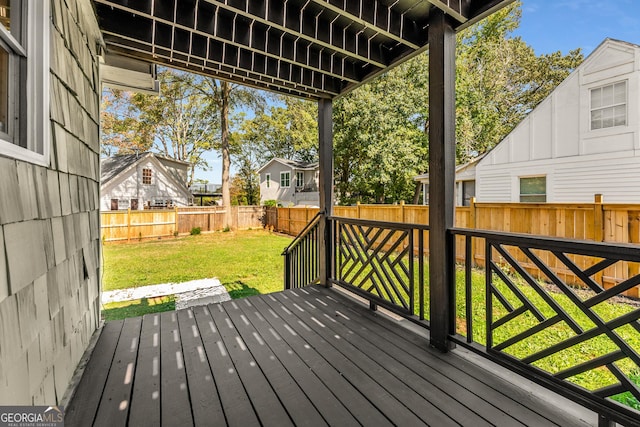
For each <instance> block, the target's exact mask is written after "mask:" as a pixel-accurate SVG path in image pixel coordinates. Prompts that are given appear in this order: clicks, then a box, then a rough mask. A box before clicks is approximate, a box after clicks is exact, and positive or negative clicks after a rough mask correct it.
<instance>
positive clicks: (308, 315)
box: [65, 287, 588, 427]
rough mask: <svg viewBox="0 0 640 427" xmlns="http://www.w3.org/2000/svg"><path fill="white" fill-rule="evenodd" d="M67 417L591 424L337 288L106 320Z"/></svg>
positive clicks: (147, 421) (82, 422) (159, 421)
mask: <svg viewBox="0 0 640 427" xmlns="http://www.w3.org/2000/svg"><path fill="white" fill-rule="evenodd" d="M65 422H66V425H68V426H86V425H91V424H92V423H94V424H99V423H100V422H109V424H110V425H127V423H128V424H129V425H132V426H138V425H163V426H184V425H187V426H188V425H196V426H200V425H203V426H204V425H229V426H242V427H245V426H254V425H255V426H258V425H263V426H286V425H308V426H320V425H340V426H352V425H353V426H355V425H375V426H384V425H412V426H413V425H430V426H447V425H474V426H491V425H496V426H514V427H522V426H545V425H548V426H554V425H555V426H576V427H577V426H582V427H584V426H586V425H588V424H587V423H585V422H583V421H580V420H577V419H574V418H572V417H570V416H569V415H567V414H564V413H563V412H562V411H561V410H560V409H559V408H557V407H552V406H550V404H549V403H548V402H545V401H543V400H540V399H536V398H534V397H531V396H530V394H529V393H528V392H526V391H523V390H519V389H518V388H517V386H515V385H513V384H510V383H509V382H508V381H506V380H504V379H501V378H497V377H496V376H495V375H492V374H491V372H489V371H487V370H485V369H483V368H480V367H478V366H476V365H475V364H473V363H472V362H471V361H468V360H466V359H464V358H462V357H461V356H460V355H456V354H455V352H452V353H447V354H441V353H438V352H436V351H435V350H432V349H429V348H428V342H427V340H426V339H425V338H424V336H421V335H418V334H416V333H414V332H412V331H410V330H409V329H407V328H405V327H404V326H402V325H401V324H400V323H399V322H396V321H394V320H392V319H390V318H387V317H386V316H381V315H378V314H376V313H374V312H371V311H370V310H368V309H367V308H365V307H364V306H362V305H361V304H359V303H357V302H355V301H353V300H351V299H349V298H347V297H345V296H344V295H342V294H341V293H340V292H337V291H335V290H332V289H325V288H320V287H309V288H304V289H297V290H289V291H284V292H279V293H275V294H270V295H257V296H253V297H249V298H246V299H243V300H234V301H229V302H225V303H222V304H216V305H210V306H206V307H194V308H191V309H185V310H180V311H178V312H169V313H162V314H149V315H146V316H144V317H143V318H142V319H132V320H127V321H125V322H112V323H108V324H107V325H106V326H105V327H104V329H103V331H102V334H101V336H100V338H99V340H98V342H97V344H96V350H95V352H94V353H93V354H92V356H91V359H90V361H89V363H88V364H87V367H86V370H85V372H84V375H83V377H82V379H81V381H80V384H79V385H78V388H77V392H76V394H75V395H74V397H73V399H72V401H71V403H70V406H69V408H68V410H67V417H66V419H65Z"/></svg>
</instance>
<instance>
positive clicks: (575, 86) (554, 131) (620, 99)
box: [476, 39, 640, 203]
mask: <svg viewBox="0 0 640 427" xmlns="http://www.w3.org/2000/svg"><path fill="white" fill-rule="evenodd" d="M639 107H640V46H638V45H635V44H631V43H626V42H622V41H618V40H612V39H606V40H605V41H604V42H602V44H600V46H598V48H596V49H595V50H594V52H593V53H592V54H591V55H589V56H588V57H587V58H586V59H585V61H584V62H583V63H582V64H581V65H580V66H579V67H578V68H577V69H576V70H574V72H573V73H571V75H569V77H567V79H566V80H564V81H563V82H562V83H561V84H560V85H558V87H557V88H556V89H555V90H554V91H553V92H552V93H551V94H550V95H549V96H548V97H547V98H546V99H545V100H544V101H542V102H541V103H540V104H539V105H538V106H537V107H536V108H535V109H534V110H533V111H532V112H531V113H529V115H528V116H527V117H526V118H525V119H524V120H523V121H522V122H521V123H520V124H519V125H518V126H517V127H516V128H515V129H514V130H513V131H512V132H511V133H510V134H509V135H508V136H507V137H506V138H505V139H504V140H503V141H502V142H500V144H498V145H497V146H496V147H495V148H494V149H493V150H491V151H490V152H489V153H487V155H486V156H485V157H484V158H483V159H482V160H481V161H480V162H478V164H477V166H476V199H477V200H478V201H479V202H590V201H593V199H594V195H595V194H602V195H603V196H604V200H605V201H607V202H613V203H640V108H639Z"/></svg>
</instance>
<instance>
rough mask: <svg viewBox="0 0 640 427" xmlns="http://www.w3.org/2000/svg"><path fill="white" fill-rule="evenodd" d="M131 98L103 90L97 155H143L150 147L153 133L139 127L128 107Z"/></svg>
mask: <svg viewBox="0 0 640 427" xmlns="http://www.w3.org/2000/svg"><path fill="white" fill-rule="evenodd" d="M132 96H133V94H131V93H130V92H125V91H122V90H118V89H105V90H104V91H103V92H102V102H101V105H100V131H101V132H100V140H101V141H100V142H101V143H100V151H101V153H102V154H103V155H106V156H113V155H115V154H133V153H136V152H138V153H144V152H146V151H148V150H149V149H150V148H151V147H152V146H153V129H152V128H150V127H149V126H143V125H142V124H141V123H140V121H139V120H138V114H137V111H135V109H134V108H132V106H131V97H132Z"/></svg>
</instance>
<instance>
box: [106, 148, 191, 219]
mask: <svg viewBox="0 0 640 427" xmlns="http://www.w3.org/2000/svg"><path fill="white" fill-rule="evenodd" d="M143 169H151V184H144V183H143V181H142V170H143ZM174 179H175V178H174ZM111 199H119V200H122V202H127V204H125V203H119V209H125V210H126V209H127V208H129V206H130V201H131V199H138V209H139V210H142V209H144V207H145V206H146V205H147V204H149V203H150V204H151V205H153V203H154V200H173V203H174V205H176V206H188V205H189V196H188V195H187V194H185V193H184V192H182V191H180V190H178V189H177V188H176V186H175V184H174V183H173V181H172V180H171V179H170V178H169V176H167V175H166V174H165V173H164V172H163V171H162V170H160V169H159V168H158V166H157V164H156V163H155V162H154V161H152V160H147V161H143V162H140V163H138V164H137V165H136V167H135V168H133V169H131V170H130V171H129V172H128V173H126V174H122V175H121V176H119V177H117V178H114V179H113V182H110V183H108V184H107V185H106V186H105V187H103V189H102V193H101V195H100V209H101V210H105V211H108V210H111Z"/></svg>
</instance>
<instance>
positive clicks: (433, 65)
mask: <svg viewBox="0 0 640 427" xmlns="http://www.w3.org/2000/svg"><path fill="white" fill-rule="evenodd" d="M428 37H429V204H430V205H429V296H430V300H429V301H430V302H429V313H430V317H429V321H430V325H431V329H430V344H431V346H433V347H435V348H437V349H438V350H440V351H443V352H444V351H448V350H449V349H450V348H451V347H452V343H451V341H450V340H449V334H450V333H452V332H453V331H454V330H455V329H454V327H455V323H454V322H455V317H454V316H455V282H454V281H455V271H454V268H455V253H454V242H453V236H452V235H451V233H450V230H451V228H453V225H454V215H455V210H454V209H455V208H454V197H453V195H454V185H455V166H456V165H455V161H456V133H455V124H456V120H455V68H456V64H455V46H456V34H455V31H454V29H453V25H452V23H451V21H450V20H449V18H448V16H447V15H446V14H445V13H444V12H443V11H441V10H440V9H437V8H434V9H433V10H432V11H431V12H429V27H428Z"/></svg>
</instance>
